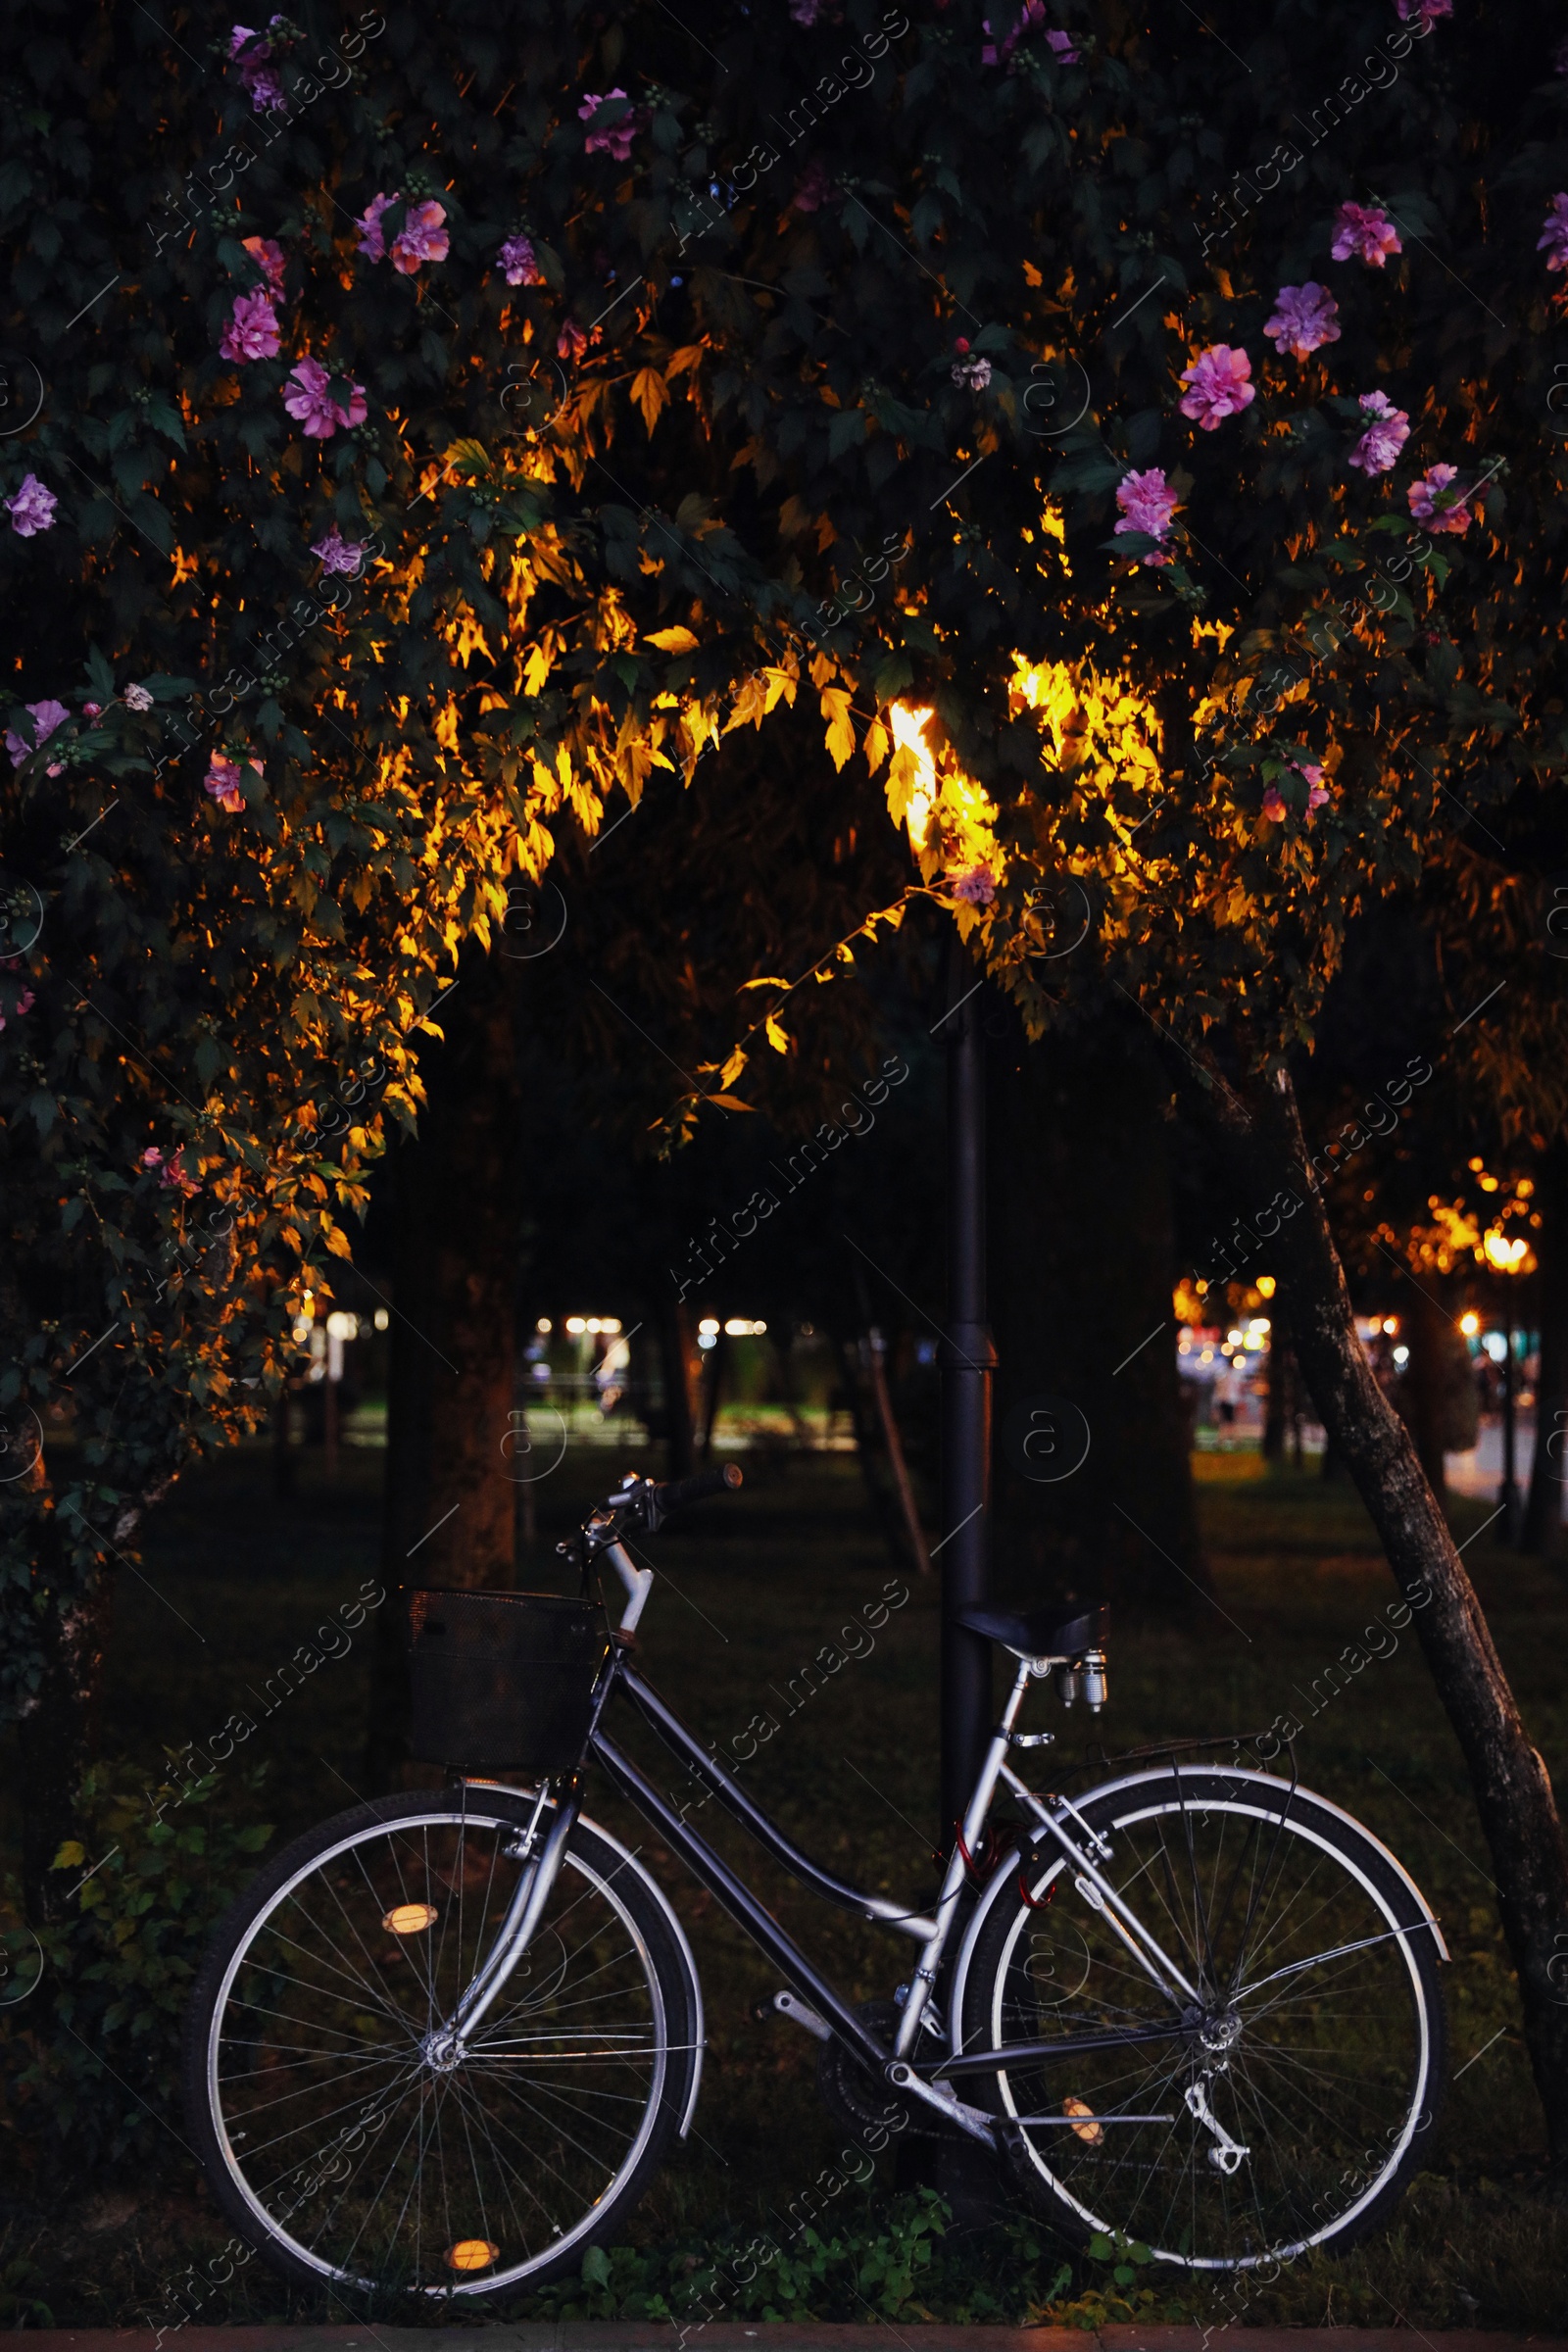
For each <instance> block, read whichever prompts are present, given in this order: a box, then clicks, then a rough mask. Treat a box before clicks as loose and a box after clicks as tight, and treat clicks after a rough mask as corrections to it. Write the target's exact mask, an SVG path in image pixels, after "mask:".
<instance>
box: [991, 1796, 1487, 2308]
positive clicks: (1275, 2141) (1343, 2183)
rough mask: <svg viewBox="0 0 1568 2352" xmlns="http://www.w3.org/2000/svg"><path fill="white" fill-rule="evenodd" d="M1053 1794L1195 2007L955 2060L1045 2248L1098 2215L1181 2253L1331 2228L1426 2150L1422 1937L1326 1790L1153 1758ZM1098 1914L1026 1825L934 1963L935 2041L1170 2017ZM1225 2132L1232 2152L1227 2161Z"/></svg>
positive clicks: (1371, 2211)
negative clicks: (943, 2031)
mask: <svg viewBox="0 0 1568 2352" xmlns="http://www.w3.org/2000/svg"><path fill="white" fill-rule="evenodd" d="M1077 1810H1078V1813H1079V1816H1080V1817H1081V1820H1082V1822H1084V1823H1086V1824H1087V1825H1088V1827H1089V1829H1090V1830H1092V1831H1094V1832H1095V1833H1096V1834H1097V1835H1098V1836H1100V1837H1102V1838H1104V1839H1105V1840H1106V1841H1107V1842H1108V1844H1109V1845H1110V1847H1111V1855H1112V1858H1111V1859H1110V1860H1108V1861H1101V1862H1100V1864H1099V1867H1100V1869H1101V1870H1102V1872H1103V1875H1104V1877H1105V1878H1106V1880H1107V1882H1108V1884H1109V1885H1111V1886H1112V1887H1116V1888H1118V1889H1119V1890H1121V1891H1123V1892H1124V1894H1125V1896H1126V1899H1127V1900H1128V1901H1129V1902H1130V1903H1131V1904H1132V1906H1133V1908H1134V1909H1135V1910H1138V1911H1139V1916H1140V1917H1142V1918H1144V1924H1145V1925H1146V1926H1147V1927H1149V1928H1151V1929H1152V1932H1153V1933H1154V1934H1155V1935H1156V1936H1157V1937H1158V1938H1159V1940H1160V1942H1161V1944H1162V1946H1163V1948H1164V1950H1165V1952H1166V1954H1167V1955H1168V1956H1169V1958H1170V1959H1172V1960H1173V1961H1175V1962H1176V1963H1177V1965H1178V1966H1179V1967H1181V1969H1182V1971H1183V1973H1184V1974H1185V1975H1186V1977H1187V1978H1188V1979H1189V1982H1190V1983H1191V1985H1192V1986H1193V1988H1194V1990H1195V1991H1196V1992H1197V1993H1198V1994H1199V1995H1200V1996H1201V2007H1202V2008H1203V2009H1206V2011H1207V2012H1208V2015H1207V2022H1206V2023H1204V2022H1202V2020H1201V2015H1200V2011H1199V2008H1198V2007H1195V2004H1194V2003H1192V2002H1191V2001H1188V2000H1186V1998H1185V1996H1181V1997H1182V1999H1183V2008H1184V2010H1185V2011H1186V2012H1187V2015H1186V2021H1185V2024H1183V2025H1182V2027H1181V2029H1180V2031H1179V2032H1174V2033H1170V2034H1167V2036H1166V2038H1164V2039H1157V2040H1156V2039H1150V2040H1130V2041H1127V2042H1124V2043H1121V2044H1117V2045H1114V2046H1110V2047H1106V2048H1102V2049H1086V2048H1083V2047H1081V2046H1080V2047H1079V2048H1078V2049H1077V2050H1075V2051H1069V2052H1068V2053H1067V2054H1066V2055H1065V2056H1064V2057H1062V2058H1061V2059H1059V2060H1053V2059H1051V2058H1050V2057H1049V2056H1047V2057H1044V2058H1041V2059H1038V2060H1031V2061H1028V2062H1020V2064H1019V2065H1017V2066H1015V2067H1013V2068H1011V2069H1008V2068H1002V2069H999V2070H998V2071H997V2072H996V2073H994V2074H993V2073H987V2074H984V2075H981V2076H966V2077H960V2078H958V2079H957V2086H958V2087H959V2088H960V2089H962V2090H963V2091H964V2093H965V2095H966V2096H968V2097H969V2098H971V2099H973V2100H974V2102H975V2104H976V2105H979V2106H982V2107H984V2108H986V2109H987V2110H988V2111H989V2112H990V2113H992V2114H995V2115H997V2116H999V2117H1003V2118H1005V2126H1004V2131H1003V2134H1002V2136H1003V2139H1004V2142H1005V2150H1006V2154H1007V2157H1008V2161H1009V2165H1010V2168H1011V2170H1012V2173H1013V2177H1014V2179H1015V2180H1016V2181H1017V2182H1018V2183H1019V2184H1020V2185H1021V2186H1022V2187H1023V2189H1024V2190H1025V2192H1026V2194H1027V2195H1028V2197H1029V2200H1030V2202H1031V2203H1033V2204H1034V2205H1035V2207H1036V2209H1037V2210H1038V2211H1039V2212H1041V2213H1042V2214H1043V2215H1045V2216H1046V2217H1047V2218H1048V2219H1050V2220H1051V2221H1053V2222H1054V2224H1055V2226H1056V2227H1057V2229H1059V2230H1060V2232H1061V2233H1062V2234H1063V2235H1064V2236H1065V2237H1066V2238H1067V2239H1068V2240H1069V2242H1073V2243H1077V2244H1080V2245H1081V2244H1083V2243H1085V2242H1086V2241H1087V2240H1088V2239H1089V2237H1090V2236H1092V2235H1093V2234H1094V2233H1095V2232H1097V2231H1103V2232H1104V2233H1106V2234H1107V2235H1119V2236H1121V2237H1124V2238H1127V2239H1129V2240H1132V2241H1134V2242H1138V2241H1142V2242H1144V2243H1145V2244H1147V2245H1148V2246H1149V2247H1150V2249H1151V2251H1152V2253H1153V2255H1154V2256H1155V2258H1156V2259H1158V2260H1160V2261H1164V2262H1170V2263H1177V2264H1181V2265H1183V2266H1184V2267H1186V2268H1188V2269H1191V2270H1244V2269H1250V2268H1254V2267H1256V2266H1257V2265H1258V2264H1260V2263H1263V2262H1272V2261H1281V2262H1283V2261H1288V2260H1292V2259H1294V2258H1295V2257H1297V2256H1298V2255H1299V2254H1302V2253H1304V2252H1306V2251H1307V2250H1308V2248H1309V2247H1312V2246H1323V2247H1329V2248H1332V2249H1336V2250H1338V2249H1341V2248H1344V2247H1348V2246H1349V2245H1351V2244H1353V2243H1354V2242H1355V2241H1356V2240H1357V2239H1358V2238H1360V2237H1363V2236H1365V2235H1366V2233H1367V2232H1368V2231H1369V2230H1371V2229H1375V2228H1376V2227H1377V2226H1378V2225H1379V2224H1380V2223H1381V2222H1382V2221H1383V2220H1384V2219H1386V2217H1387V2215H1388V2213H1389V2212H1390V2210H1391V2209H1392V2207H1393V2206H1394V2204H1395V2203H1396V2202H1397V2199H1398V2197H1399V2196H1400V2195H1401V2194H1402V2192H1403V2189H1404V2187H1405V2185H1406V2183H1407V2181H1408V2180H1409V2178H1410V2176H1411V2174H1412V2173H1413V2172H1414V2171H1415V2170H1416V2168H1417V2167H1418V2166H1419V2165H1420V2163H1421V2162H1422V2161H1423V2158H1424V2156H1425V2154H1426V2151H1427V2150H1428V2149H1429V2148H1430V2146H1431V2144H1432V2130H1433V2126H1434V2124H1435V2122H1436V2118H1437V2112H1438V2107H1439V2103H1440V2099H1441V2095H1442V2088H1443V2083H1444V2079H1445V2072H1446V2022H1445V2017H1444V2005H1443V1995H1442V1987H1441V1984H1440V1981H1439V1976H1438V1963H1439V1959H1440V1956H1441V1945H1440V1941H1439V1937H1438V1935H1437V1932H1436V1930H1435V1928H1434V1926H1433V1924H1432V1922H1431V1920H1430V1918H1429V1916H1428V1914H1427V1913H1426V1911H1425V1909H1424V1907H1423V1905H1422V1903H1421V1901H1420V1898H1419V1896H1418V1895H1417V1894H1416V1893H1415V1891H1414V1889H1413V1887H1412V1886H1411V1884H1410V1882H1409V1880H1408V1879H1407V1878H1406V1877H1405V1875H1404V1873H1403V1871H1402V1870H1401V1869H1400V1868H1399V1866H1398V1864H1397V1862H1396V1861H1395V1860H1394V1857H1393V1856H1392V1855H1391V1854H1390V1853H1389V1852H1388V1851H1387V1849H1386V1848H1385V1847H1384V1846H1382V1845H1381V1844H1380V1843H1379V1842H1378V1840H1377V1839H1376V1838H1373V1837H1372V1836H1371V1835H1370V1833H1369V1832H1367V1831H1365V1830H1363V1829H1362V1828H1361V1827H1360V1825H1359V1824H1358V1823H1356V1822H1354V1821H1353V1820H1351V1818H1350V1817H1349V1815H1348V1814H1346V1813H1344V1812H1343V1811H1342V1810H1341V1809H1340V1808H1339V1807H1338V1806H1336V1805H1332V1804H1330V1803H1329V1802H1328V1801H1327V1800H1325V1799H1322V1798H1318V1797H1314V1796H1312V1795H1311V1794H1310V1793H1309V1792H1308V1791H1306V1790H1304V1789H1299V1788H1298V1789H1292V1787H1291V1785H1290V1784H1289V1783H1288V1782H1284V1781H1280V1780H1276V1779H1273V1778H1272V1777H1270V1776H1268V1775H1265V1774H1255V1773H1246V1772H1227V1771H1224V1770H1223V1769H1212V1768H1207V1767H1204V1768H1185V1769H1180V1770H1177V1769H1175V1768H1174V1767H1173V1768H1172V1769H1169V1770H1165V1771H1158V1772H1150V1773H1145V1774H1140V1775H1137V1776H1135V1777H1134V1778H1133V1779H1132V1780H1130V1781H1127V1782H1122V1783H1114V1784H1111V1785H1109V1786H1107V1787H1105V1788H1103V1789H1096V1790H1092V1791H1091V1792H1090V1793H1089V1794H1088V1795H1086V1796H1085V1797H1083V1798H1081V1799H1079V1800H1078V1803H1077ZM1068 1826H1069V1828H1070V1829H1072V1830H1073V1834H1074V1836H1075V1838H1078V1841H1079V1842H1080V1844H1082V1842H1083V1840H1082V1838H1081V1834H1080V1833H1079V1832H1078V1830H1077V1828H1076V1826H1075V1825H1073V1824H1072V1823H1070V1822H1069V1824H1068ZM1227 1845H1228V1846H1229V1851H1228V1852H1227ZM1090 1891H1091V1894H1094V1893H1095V1892H1096V1890H1095V1889H1094V1888H1093V1887H1091V1889H1090ZM1098 1900H1099V1902H1100V1904H1101V1905H1102V1906H1103V1896H1102V1897H1098ZM1140 1903H1141V1904H1142V1909H1141V1910H1140V1909H1139V1906H1140ZM1146 1913H1147V1915H1148V1916H1147V1917H1145V1914H1146ZM1109 1920H1110V1915H1109V1914H1108V1913H1107V1912H1106V1911H1105V1910H1104V1909H1103V1907H1102V1908H1101V1909H1096V1908H1095V1907H1094V1906H1093V1904H1092V1903H1091V1902H1090V1901H1089V1900H1088V1899H1086V1898H1085V1896H1084V1895H1083V1893H1082V1892H1081V1883H1080V1874H1079V1873H1078V1871H1077V1869H1076V1866H1075V1865H1074V1864H1072V1863H1071V1862H1070V1860H1069V1859H1068V1857H1067V1856H1066V1855H1065V1853H1064V1851H1063V1849H1062V1848H1061V1847H1060V1845H1059V1844H1058V1843H1057V1842H1056V1841H1055V1840H1054V1838H1051V1837H1050V1836H1049V1834H1047V1835H1046V1837H1045V1838H1043V1839H1042V1840H1041V1841H1040V1843H1039V1844H1038V1845H1037V1846H1036V1847H1034V1848H1033V1849H1032V1850H1031V1849H1028V1848H1025V1849H1023V1850H1021V1851H1020V1852H1019V1853H1015V1854H1014V1856H1013V1857H1012V1861H1011V1863H1010V1865H1006V1866H1004V1871H1003V1872H999V1873H998V1876H997V1879H996V1880H995V1881H994V1882H993V1887H992V1888H991V1889H990V1891H989V1894H988V1897H987V1899H986V1901H985V1902H984V1904H983V1907H982V1912H981V1914H980V1916H979V1918H978V1920H977V1923H976V1928H975V1931H974V1933H973V1935H972V1936H971V1939H970V1942H969V1945H968V1948H967V1950H966V1952H965V1954H964V1955H963V1957H962V1960H961V1962H960V1968H959V1971H958V1982H957V1983H956V1986H955V2002H956V2009H957V2013H958V2016H959V2019H960V2021H961V2046H962V2047H963V2048H964V2049H967V2050H970V2051H974V2050H980V2049H986V2050H990V2049H1005V2047H1006V2045H1007V2043H1008V2042H1009V2041H1018V2042H1022V2041H1025V2040H1036V2041H1038V2040H1050V2039H1052V2038H1060V2039H1063V2040H1067V2039H1072V2040H1075V2041H1077V2042H1078V2043H1080V2044H1082V2043H1083V2042H1085V2041H1086V2040H1088V2039H1089V2038H1090V2037H1091V2036H1093V2035H1094V2034H1112V2033H1125V2034H1143V2033H1145V2032H1146V2031H1148V2030H1151V2029H1166V2028H1171V2027H1173V2026H1175V2024H1176V2022H1177V2021H1176V2018H1175V2016H1174V2009H1175V2003H1174V2002H1173V2001H1172V2000H1170V1999H1168V1998H1167V1997H1166V1996H1165V1995H1164V1994H1163V1993H1161V1992H1160V1991H1159V1990H1158V1989H1157V1987H1156V1986H1155V1985H1154V1984H1153V1983H1152V1981H1151V1980H1150V1979H1149V1978H1148V1977H1147V1976H1146V1975H1145V1973H1144V1971H1143V1970H1142V1968H1141V1967H1140V1966H1139V1965H1138V1963H1137V1962H1136V1959H1135V1957H1134V1955H1133V1954H1132V1953H1131V1952H1130V1950H1129V1948H1128V1945H1127V1943H1126V1941H1125V1939H1124V1938H1123V1937H1122V1936H1119V1935H1118V1934H1117V1932H1116V1930H1115V1929H1114V1928H1113V1927H1112V1926H1111V1925H1110V1924H1109ZM1031 1938H1035V1939H1039V1940H1037V1942H1036V1943H1031V1940H1030V1939H1031ZM1369 1939H1370V1940H1369ZM1041 1940H1043V1946H1044V1950H1043V1951H1042V1949H1041V1948H1039V1942H1040V1941H1041ZM1303 1946H1317V1947H1318V1950H1317V1953H1316V1955H1314V1953H1313V1951H1311V1950H1308V1949H1304V1948H1301V1947H1303ZM1346 1947H1348V1948H1346ZM1276 1971H1282V1972H1284V1973H1282V1974H1278V1975H1276V1974H1275V1973H1274V1972H1276ZM1265 1978H1266V1979H1268V1981H1269V1983H1270V1985H1272V1987H1273V1990H1272V1991H1271V1992H1270V1993H1269V1994H1268V1995H1267V1996H1266V1997H1264V1996H1263V1994H1262V1990H1261V1986H1262V1982H1263V1980H1264V1979H1265ZM1227 1985H1229V1986H1230V1987H1231V1989H1230V1991H1229V1993H1227V1989H1226V1988H1227ZM1293 2037H1294V2038H1293ZM1195 2086H1196V2088H1197V2089H1198V2090H1199V2091H1200V2092H1201V2100H1202V2102H1203V2103H1204V2104H1206V2107H1207V2110H1208V2116H1209V2118H1211V2119H1212V2123H1210V2122H1209V2121H1208V2120H1205V2119H1204V2117H1203V2115H1202V2114H1201V2112H1200V2111H1199V2110H1195V2108H1194V2107H1193V2106H1192V2105H1191V2103H1190V2096H1191V2094H1192V2093H1193V2091H1194V2089H1195ZM1118 2113H1119V2114H1123V2115H1126V2116H1128V2117H1135V2116H1149V2117H1151V2118H1153V2117H1158V2118H1159V2119H1161V2120H1159V2121H1150V2122H1145V2123H1132V2122H1128V2123H1126V2124H1120V2125H1118V2124H1116V2123H1114V2122H1113V2121H1112V2118H1113V2117H1114V2116H1115V2115H1116V2114H1118ZM1025 2119H1028V2120H1025ZM1048 2119H1049V2120H1048ZM1214 2127H1217V2130H1216V2129H1215V2128H1214ZM1226 2139H1228V2140H1229V2142H1230V2143H1231V2145H1232V2147H1235V2146H1244V2147H1245V2148H1246V2150H1247V2154H1246V2155H1245V2156H1244V2157H1243V2158H1242V2159H1240V2160H1239V2161H1238V2162H1237V2163H1236V2165H1235V2169H1234V2170H1233V2171H1229V2172H1227V2171H1225V2170H1223V2169H1221V2168H1222V2166H1223V2165H1225V2164H1228V2163H1229V2162H1230V2161H1231V2160H1230V2158H1229V2157H1228V2156H1227V2155H1226V2154H1225V2149H1224V2142H1225V2140H1226Z"/></svg>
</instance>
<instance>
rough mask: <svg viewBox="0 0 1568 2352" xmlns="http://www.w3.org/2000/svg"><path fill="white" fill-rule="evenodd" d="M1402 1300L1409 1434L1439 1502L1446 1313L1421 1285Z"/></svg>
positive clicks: (1443, 1486) (1444, 1489)
mask: <svg viewBox="0 0 1568 2352" xmlns="http://www.w3.org/2000/svg"><path fill="white" fill-rule="evenodd" d="M1401 1303H1402V1304H1403V1305H1404V1306H1405V1307H1406V1309H1407V1313H1406V1318H1405V1328H1406V1330H1407V1331H1408V1333H1409V1335H1410V1369H1409V1371H1408V1372H1407V1373H1406V1374H1405V1379H1406V1381H1407V1382H1408V1384H1409V1415H1408V1417H1409V1424H1410V1435H1411V1437H1412V1438H1413V1439H1414V1441H1415V1449H1416V1454H1417V1456H1418V1458H1419V1460H1420V1463H1421V1468H1422V1470H1423V1472H1424V1473H1425V1476H1426V1482H1427V1485H1428V1486H1429V1487H1430V1488H1431V1489H1432V1492H1433V1494H1434V1495H1436V1496H1437V1498H1438V1500H1439V1502H1441V1501H1442V1500H1443V1498H1444V1495H1446V1492H1447V1483H1446V1477H1445V1473H1444V1465H1443V1453H1444V1444H1443V1442H1444V1435H1445V1432H1446V1426H1447V1417H1448V1416H1447V1397H1446V1350H1445V1347H1444V1343H1445V1341H1446V1338H1447V1324H1448V1317H1447V1314H1446V1311H1445V1310H1444V1308H1443V1307H1442V1306H1441V1305H1440V1304H1439V1302H1438V1300H1437V1299H1434V1298H1432V1297H1431V1295H1430V1293H1429V1292H1428V1290H1427V1289H1426V1287H1425V1286H1424V1285H1421V1286H1412V1287H1411V1289H1410V1291H1409V1292H1408V1293H1407V1294H1403V1295H1401ZM1402 1417H1403V1416H1401V1418H1402Z"/></svg>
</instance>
